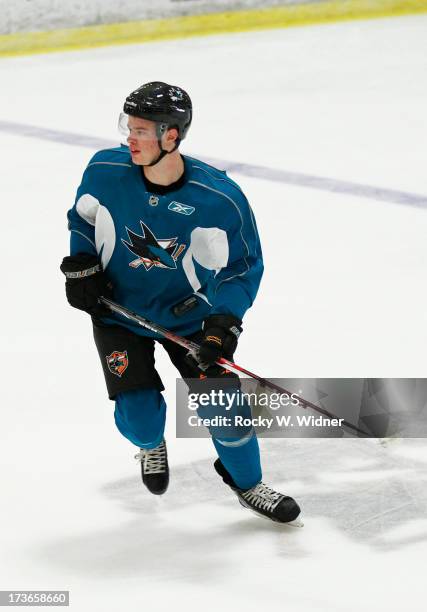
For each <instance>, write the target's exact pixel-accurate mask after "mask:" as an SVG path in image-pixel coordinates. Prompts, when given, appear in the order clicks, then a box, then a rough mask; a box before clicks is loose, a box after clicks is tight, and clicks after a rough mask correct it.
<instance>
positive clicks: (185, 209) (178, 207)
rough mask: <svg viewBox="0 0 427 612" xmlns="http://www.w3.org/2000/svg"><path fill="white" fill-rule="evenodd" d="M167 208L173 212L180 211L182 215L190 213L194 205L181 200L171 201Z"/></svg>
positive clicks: (193, 209)
mask: <svg viewBox="0 0 427 612" xmlns="http://www.w3.org/2000/svg"><path fill="white" fill-rule="evenodd" d="M168 209H169V210H172V211H173V212H177V213H181V214H182V215H191V214H192V213H193V212H194V211H195V210H196V209H195V208H194V206H188V204H181V202H175V201H173V202H171V203H170V204H169V206H168Z"/></svg>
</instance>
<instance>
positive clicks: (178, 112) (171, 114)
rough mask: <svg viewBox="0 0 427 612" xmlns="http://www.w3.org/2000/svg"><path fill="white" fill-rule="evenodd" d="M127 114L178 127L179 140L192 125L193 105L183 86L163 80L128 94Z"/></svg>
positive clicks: (168, 127) (124, 109) (125, 106)
mask: <svg viewBox="0 0 427 612" xmlns="http://www.w3.org/2000/svg"><path fill="white" fill-rule="evenodd" d="M123 111H124V112H125V113H126V114H127V115H133V116H134V117H141V118H142V119H149V120H150V121H155V122H156V123H158V124H160V125H165V126H166V127H164V128H163V130H162V132H161V133H163V132H164V131H165V129H170V128H173V127H175V128H177V130H178V138H179V140H180V141H181V140H183V139H184V138H185V136H186V134H187V132H188V129H189V127H190V125H191V119H192V115H193V107H192V104H191V99H190V96H189V95H188V93H187V92H185V91H184V90H183V89H181V87H176V86H174V85H168V84H167V83H162V82H161V81H154V82H152V83H145V85H141V87H138V89H135V91H133V92H132V93H131V94H129V95H128V97H127V98H126V101H125V103H124V106H123Z"/></svg>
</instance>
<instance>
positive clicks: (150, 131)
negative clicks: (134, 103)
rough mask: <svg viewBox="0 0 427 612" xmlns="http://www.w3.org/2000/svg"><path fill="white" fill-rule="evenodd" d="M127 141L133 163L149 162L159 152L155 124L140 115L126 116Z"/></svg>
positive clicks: (143, 163) (142, 163)
mask: <svg viewBox="0 0 427 612" xmlns="http://www.w3.org/2000/svg"><path fill="white" fill-rule="evenodd" d="M127 126H128V129H129V135H128V137H127V142H128V145H129V149H130V152H131V155H132V161H133V163H134V164H138V165H146V164H149V163H150V162H151V161H152V160H153V159H154V158H155V157H157V155H158V154H159V145H158V143H157V135H156V124H155V123H154V121H149V120H148V119H141V118H140V117H132V116H129V117H128V124H127Z"/></svg>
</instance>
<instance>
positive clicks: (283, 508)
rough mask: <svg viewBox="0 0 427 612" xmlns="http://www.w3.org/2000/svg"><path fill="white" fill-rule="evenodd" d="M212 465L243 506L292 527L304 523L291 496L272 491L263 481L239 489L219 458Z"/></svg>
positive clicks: (299, 510) (300, 525)
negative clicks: (247, 487) (249, 487)
mask: <svg viewBox="0 0 427 612" xmlns="http://www.w3.org/2000/svg"><path fill="white" fill-rule="evenodd" d="M214 467H215V470H216V471H217V472H218V474H219V475H220V476H221V477H222V479H223V481H224V482H225V484H227V485H228V486H229V487H230V488H231V489H232V490H233V491H234V492H235V493H236V495H237V497H238V499H239V502H240V503H241V504H242V506H244V507H245V508H249V510H252V511H253V512H255V513H256V514H258V515H259V516H263V517H264V518H268V519H270V520H272V521H275V522H276V523H287V524H288V525H292V526H294V527H302V526H303V524H304V523H303V522H302V521H301V519H300V518H299V515H300V512H301V509H300V507H299V506H298V504H297V502H296V501H295V500H294V499H292V497H288V496H287V495H282V493H278V492H277V491H274V489H271V488H270V487H267V485H265V484H264V483H263V482H259V483H258V484H257V485H255V486H254V487H252V488H251V489H246V490H243V489H239V488H238V487H236V485H235V483H234V481H233V479H232V478H231V476H230V474H229V473H228V472H227V470H226V469H225V467H224V466H223V465H222V463H221V461H220V460H219V459H217V460H216V461H215V463H214Z"/></svg>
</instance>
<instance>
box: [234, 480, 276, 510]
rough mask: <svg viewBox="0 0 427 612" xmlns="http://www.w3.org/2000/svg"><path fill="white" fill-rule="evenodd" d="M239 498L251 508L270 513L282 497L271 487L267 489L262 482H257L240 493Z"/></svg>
mask: <svg viewBox="0 0 427 612" xmlns="http://www.w3.org/2000/svg"><path fill="white" fill-rule="evenodd" d="M241 496H242V497H243V499H245V500H246V501H247V502H248V503H250V504H252V505H253V506H255V507H257V508H261V509H263V510H270V511H272V510H274V509H275V508H276V507H277V505H278V504H279V502H280V501H281V500H282V499H283V497H284V496H283V495H282V494H281V493H278V492H277V491H275V490H274V489H272V488H271V487H267V485H266V484H264V483H263V482H259V483H258V484H257V485H255V487H252V489H249V490H248V491H245V493H241Z"/></svg>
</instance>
